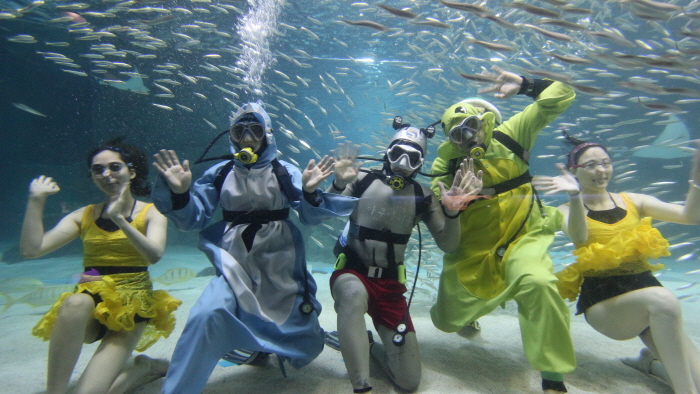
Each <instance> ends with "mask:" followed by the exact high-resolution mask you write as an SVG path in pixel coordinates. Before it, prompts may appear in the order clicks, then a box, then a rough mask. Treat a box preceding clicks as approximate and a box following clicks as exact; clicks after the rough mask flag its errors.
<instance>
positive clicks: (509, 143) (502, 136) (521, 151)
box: [493, 130, 530, 166]
mask: <svg viewBox="0 0 700 394" xmlns="http://www.w3.org/2000/svg"><path fill="white" fill-rule="evenodd" d="M493 138H495V139H496V141H498V142H500V143H501V144H503V145H504V146H505V147H506V148H508V149H510V151H511V152H513V154H515V155H516V156H518V157H519V158H520V159H522V161H524V162H525V164H527V165H528V166H529V165H530V163H529V160H530V151H528V150H526V149H525V148H523V147H522V145H520V144H519V143H518V142H517V141H516V140H514V139H513V138H512V137H511V136H509V135H508V134H506V133H504V132H502V131H498V130H494V131H493Z"/></svg>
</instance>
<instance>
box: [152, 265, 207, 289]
mask: <svg viewBox="0 0 700 394" xmlns="http://www.w3.org/2000/svg"><path fill="white" fill-rule="evenodd" d="M196 277H197V273H196V272H194V271H192V270H191V269H189V268H171V269H169V270H167V271H165V273H164V274H163V275H161V276H159V277H157V278H155V279H153V281H154V282H158V283H162V284H164V285H166V286H170V285H174V284H176V283H182V282H186V281H188V280H190V279H192V278H196Z"/></svg>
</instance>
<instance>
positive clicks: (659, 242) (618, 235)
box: [556, 193, 671, 301]
mask: <svg viewBox="0 0 700 394" xmlns="http://www.w3.org/2000/svg"><path fill="white" fill-rule="evenodd" d="M620 196H621V197H622V200H623V201H624V202H625V205H626V206H627V215H625V217H624V218H623V219H622V220H620V221H619V222H617V223H612V224H607V223H602V222H599V221H597V220H593V219H591V218H589V217H586V222H587V223H588V239H587V240H586V242H585V243H584V244H581V245H576V248H577V249H576V250H574V251H573V254H574V255H575V256H576V262H575V263H573V264H571V265H569V266H567V267H566V268H565V269H564V270H562V271H560V272H558V273H557V274H556V275H557V277H558V278H559V283H558V284H557V286H558V287H559V293H560V294H561V295H562V297H564V298H568V299H569V300H571V301H574V300H576V297H578V293H579V289H580V287H581V283H582V282H583V278H584V277H587V276H589V277H590V276H596V277H602V276H616V275H631V274H637V273H640V272H644V271H649V270H651V271H658V270H660V269H662V268H664V266H663V265H662V264H654V265H652V264H649V263H648V262H647V259H656V258H659V257H662V256H669V255H670V254H671V253H669V251H668V250H667V249H666V248H667V247H668V246H669V244H668V241H666V239H665V238H664V237H663V236H662V235H661V233H660V232H659V230H657V229H655V228H653V227H651V217H645V218H642V219H640V218H639V212H638V211H637V207H636V206H635V205H634V203H633V202H632V200H630V198H629V197H628V196H627V195H626V194H624V193H620Z"/></svg>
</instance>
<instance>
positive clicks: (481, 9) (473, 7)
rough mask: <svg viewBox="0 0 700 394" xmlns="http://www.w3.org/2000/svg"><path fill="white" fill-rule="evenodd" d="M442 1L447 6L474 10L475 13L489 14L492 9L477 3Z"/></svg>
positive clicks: (462, 9)
mask: <svg viewBox="0 0 700 394" xmlns="http://www.w3.org/2000/svg"><path fill="white" fill-rule="evenodd" d="M440 3H442V5H444V6H445V7H449V8H453V9H455V10H460V11H467V12H472V13H474V14H488V13H489V12H490V10H489V9H488V8H486V7H482V6H480V5H476V4H469V3H456V2H452V1H445V0H440Z"/></svg>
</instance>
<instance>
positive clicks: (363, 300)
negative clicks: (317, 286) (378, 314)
mask: <svg viewBox="0 0 700 394" xmlns="http://www.w3.org/2000/svg"><path fill="white" fill-rule="evenodd" d="M367 299H368V296H367V290H365V287H364V286H363V285H362V284H361V283H360V284H359V285H355V284H353V285H350V286H342V287H340V288H338V289H336V291H335V311H336V312H337V313H348V312H357V311H360V312H363V313H364V312H366V311H367Z"/></svg>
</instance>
